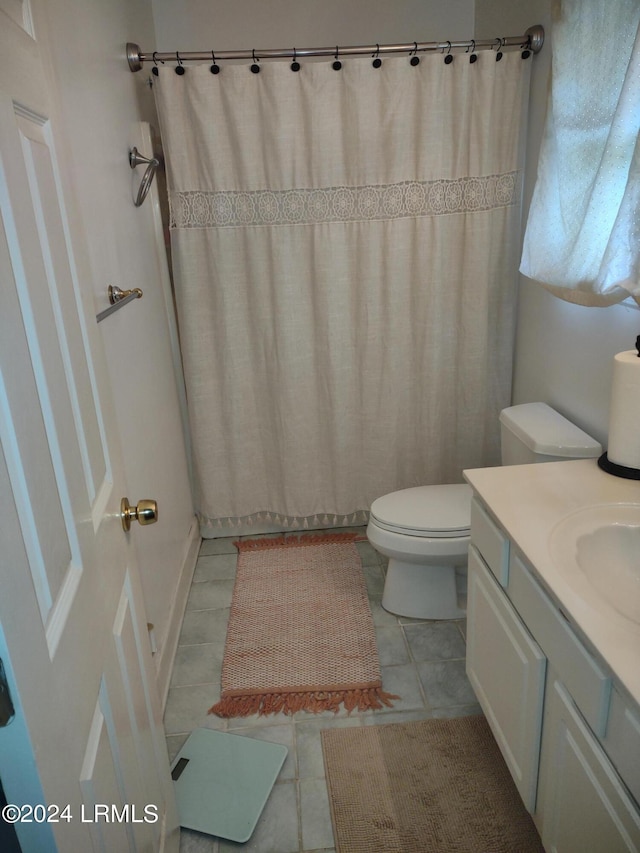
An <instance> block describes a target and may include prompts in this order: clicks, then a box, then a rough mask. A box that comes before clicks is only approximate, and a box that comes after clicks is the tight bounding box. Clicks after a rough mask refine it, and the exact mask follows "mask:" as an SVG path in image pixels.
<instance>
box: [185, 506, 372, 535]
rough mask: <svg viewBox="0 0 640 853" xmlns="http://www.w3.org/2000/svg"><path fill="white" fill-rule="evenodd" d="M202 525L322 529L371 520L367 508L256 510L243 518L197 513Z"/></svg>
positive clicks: (212, 526) (213, 527) (208, 526)
mask: <svg viewBox="0 0 640 853" xmlns="http://www.w3.org/2000/svg"><path fill="white" fill-rule="evenodd" d="M197 516H198V521H199V523H200V527H201V528H203V529H205V528H206V529H207V530H216V529H227V528H234V527H237V528H239V527H245V526H246V527H252V526H254V525H259V524H272V525H274V526H277V527H280V528H281V529H282V530H320V529H321V528H323V527H347V526H353V525H357V526H361V525H363V524H367V522H368V521H369V513H368V511H367V510H364V509H359V510H357V511H356V512H352V513H349V514H348V515H337V514H333V513H324V512H319V513H318V514H317V515H308V516H295V515H282V514H281V513H278V512H256V513H254V514H253V515H244V516H242V517H241V518H233V517H229V518H207V517H206V516H203V515H201V514H200V513H197Z"/></svg>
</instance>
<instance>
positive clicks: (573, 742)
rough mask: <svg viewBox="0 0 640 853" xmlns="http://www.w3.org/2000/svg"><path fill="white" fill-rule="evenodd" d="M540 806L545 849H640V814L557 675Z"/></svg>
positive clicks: (604, 852)
mask: <svg viewBox="0 0 640 853" xmlns="http://www.w3.org/2000/svg"><path fill="white" fill-rule="evenodd" d="M539 809H540V812H541V815H542V823H541V829H542V842H543V844H544V848H545V850H548V851H553V853H585V851H587V850H588V851H593V853H623V851H631V850H633V851H638V850H640V814H639V813H638V810H637V808H636V806H635V804H634V803H633V801H632V799H631V798H630V796H629V794H628V793H627V791H626V790H625V788H624V786H623V785H622V783H621V782H620V780H619V779H618V776H617V774H616V772H615V771H614V769H613V767H612V766H611V764H610V762H609V760H608V759H607V757H606V756H605V754H604V752H603V751H602V749H601V747H600V746H599V744H598V743H597V741H596V739H595V738H594V736H593V735H592V734H591V732H590V730H589V729H588V727H587V725H586V724H585V722H584V721H583V719H582V717H581V716H580V715H579V713H578V711H577V710H576V707H575V705H574V703H573V700H572V699H571V697H570V696H569V694H568V693H567V690H566V689H565V687H564V686H563V685H562V684H561V683H560V682H559V681H556V680H555V678H553V680H552V681H551V683H550V686H549V688H548V690H547V711H546V712H545V729H544V737H543V744H542V757H541V763H540V789H539Z"/></svg>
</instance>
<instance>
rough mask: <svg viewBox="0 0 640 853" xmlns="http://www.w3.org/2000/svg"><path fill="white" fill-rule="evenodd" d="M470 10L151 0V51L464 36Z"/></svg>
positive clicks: (335, 1)
mask: <svg viewBox="0 0 640 853" xmlns="http://www.w3.org/2000/svg"><path fill="white" fill-rule="evenodd" d="M473 7H474V0H447V2H446V3H442V2H439V0H393V2H386V3H371V2H370V0H322V2H321V3H313V2H311V0H268V2H265V0H215V2H211V0H188V2H180V3H176V2H175V0H153V13H154V19H155V25H156V39H157V43H156V49H157V50H167V51H173V50H233V49H238V50H244V49H249V50H250V49H252V48H260V47H262V48H280V47H324V46H327V45H334V44H340V45H349V44H352V45H353V44H376V43H378V44H384V43H395V42H397V43H404V42H412V41H438V40H440V39H451V40H455V39H456V38H460V39H462V38H467V37H468V36H470V34H471V33H472V31H473V14H474V11H473ZM140 46H141V47H142V48H143V50H149V47H148V46H146V47H145V45H143V44H141V45H140Z"/></svg>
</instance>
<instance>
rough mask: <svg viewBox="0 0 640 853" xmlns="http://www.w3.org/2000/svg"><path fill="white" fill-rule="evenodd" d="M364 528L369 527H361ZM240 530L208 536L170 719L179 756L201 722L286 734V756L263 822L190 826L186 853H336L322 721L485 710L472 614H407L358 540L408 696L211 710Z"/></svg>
mask: <svg viewBox="0 0 640 853" xmlns="http://www.w3.org/2000/svg"><path fill="white" fill-rule="evenodd" d="M357 530H358V533H360V534H361V535H363V536H364V528H358V529H357ZM233 541H234V540H233V539H212V540H205V541H204V543H203V545H202V548H201V550H200V556H199V559H198V563H197V566H196V571H195V575H194V580H193V585H192V588H191V592H190V595H189V601H188V604H187V612H186V614H185V618H184V622H183V626H182V632H181V635H180V641H179V646H178V651H177V654H176V659H175V664H174V669H173V675H172V679H171V688H170V691H169V698H168V701H167V707H166V711H165V718H164V726H165V732H166V736H167V745H168V748H169V755H170V757H171V758H173V757H174V756H175V755H176V753H177V752H178V751H179V750H180V748H181V746H182V744H183V743H184V741H185V740H186V738H187V737H188V735H189V734H190V733H191V731H192V730H193V729H194V728H198V727H207V728H214V729H219V730H220V731H229V732H235V733H237V734H243V735H246V736H248V737H257V738H263V739H264V740H269V741H273V742H276V743H283V744H285V745H286V746H287V747H288V748H289V754H288V756H287V760H286V762H285V764H284V766H283V768H282V771H281V773H280V776H279V778H278V781H277V783H276V785H275V786H274V788H273V791H272V793H271V795H270V797H269V800H268V802H267V805H266V807H265V809H264V812H263V813H262V816H261V818H260V820H259V822H258V825H257V827H256V830H255V832H254V834H253V836H252V837H251V839H250V840H249V841H248V842H247V843H246V844H236V843H233V842H230V841H225V840H223V839H218V838H213V837H211V836H208V835H202V834H200V833H197V832H192V831H189V830H182V833H181V841H180V850H181V851H182V853H229V851H234V850H236V851H251V853H302V852H303V851H304V853H333V851H334V840H333V832H332V828H331V818H330V814H329V802H328V797H327V789H326V785H325V777H324V765H323V760H322V748H321V745H320V730H321V729H322V728H328V727H333V726H371V725H378V724H380V723H391V722H402V721H405V720H420V719H426V718H428V717H458V716H464V715H466V714H477V713H481V711H480V708H479V706H478V705H477V704H476V699H475V695H474V693H473V690H472V689H471V686H470V684H469V682H468V681H467V678H466V675H465V662H464V657H465V641H464V628H465V625H464V621H463V620H462V621H456V622H424V621H418V620H411V619H398V618H396V617H395V616H393V615H391V614H390V613H387V612H386V611H385V610H383V609H382V606H381V604H380V601H381V598H382V588H383V584H384V572H385V568H386V561H385V559H384V558H383V557H381V556H380V555H378V554H377V552H376V551H374V549H373V548H372V547H371V546H370V545H369V543H368V542H366V541H365V542H358V543H357V547H358V550H359V552H360V556H361V558H362V564H363V568H364V572H365V576H366V581H367V588H368V590H369V600H370V603H371V611H372V613H373V621H374V623H375V626H376V634H377V640H378V652H379V655H380V665H381V668H382V680H383V685H384V688H385V689H386V690H388V691H389V692H391V693H396V694H398V695H399V696H400V697H401V699H400V700H398V701H396V702H395V703H394V706H393V708H386V709H384V710H382V711H368V712H366V713H363V714H355V713H354V714H351V716H349V715H347V713H346V712H345V711H341V712H339V713H338V714H337V715H335V716H334V715H333V714H332V713H330V712H327V713H322V714H309V713H306V712H301V713H298V714H295V715H294V716H293V717H288V716H285V715H283V714H278V715H275V716H268V717H257V716H252V717H246V718H234V719H230V720H223V719H220V718H219V717H216V716H213V715H209V714H207V709H208V708H210V707H211V705H212V704H213V703H214V702H216V701H217V700H218V699H219V698H220V670H221V666H222V654H223V651H224V641H225V636H226V630H227V620H228V617H229V605H230V602H231V593H232V590H233V583H234V576H235V568H236V559H237V552H236V549H235V547H234V545H233Z"/></svg>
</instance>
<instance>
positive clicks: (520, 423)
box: [500, 403, 602, 459]
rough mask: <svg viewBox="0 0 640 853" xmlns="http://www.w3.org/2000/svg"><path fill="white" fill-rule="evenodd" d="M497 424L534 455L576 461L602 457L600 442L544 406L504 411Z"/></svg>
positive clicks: (544, 404) (512, 408) (522, 406)
mask: <svg viewBox="0 0 640 853" xmlns="http://www.w3.org/2000/svg"><path fill="white" fill-rule="evenodd" d="M500 422H501V423H502V424H503V425H504V426H505V427H507V429H510V430H511V432H512V433H513V434H514V435H515V436H517V438H519V439H520V441H522V442H523V444H525V445H526V446H527V447H528V448H529V450H532V451H533V452H534V453H541V454H545V455H546V456H565V457H569V458H573V457H575V458H576V459H587V458H591V457H596V456H599V455H600V454H601V453H602V446H601V445H600V444H599V442H597V441H596V440H595V439H594V438H591V436H590V435H588V434H587V433H586V432H584V431H583V430H581V429H580V427H577V426H576V425H575V424H573V423H571V421H569V420H567V419H566V418H565V417H564V416H563V415H561V414H560V412H556V410H555V409H552V408H551V406H548V405H547V404H546V403H522V404H520V405H518V406H511V407H509V408H508V409H503V410H502V411H501V412H500Z"/></svg>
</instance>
